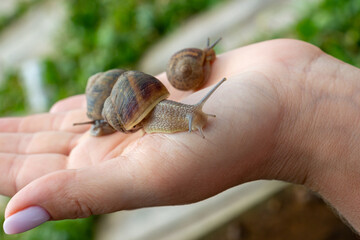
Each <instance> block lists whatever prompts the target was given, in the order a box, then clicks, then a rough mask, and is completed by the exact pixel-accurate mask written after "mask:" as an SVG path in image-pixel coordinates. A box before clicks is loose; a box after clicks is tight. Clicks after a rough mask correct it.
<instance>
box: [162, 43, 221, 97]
mask: <svg viewBox="0 0 360 240" xmlns="http://www.w3.org/2000/svg"><path fill="white" fill-rule="evenodd" d="M220 40H221V38H220V39H218V40H217V41H216V42H215V43H214V44H212V45H211V46H210V42H209V40H208V45H207V47H206V48H205V49H203V50H202V49H198V48H185V49H183V50H180V51H178V52H176V53H175V54H174V55H172V57H171V58H170V61H169V63H168V66H167V69H166V75H167V78H168V80H169V82H170V83H171V85H172V86H173V87H175V88H177V89H179V90H191V89H193V90H196V89H198V88H200V87H201V86H202V85H203V84H204V83H205V82H206V81H207V79H208V78H209V76H210V72H211V64H212V63H213V62H214V61H215V59H216V54H215V51H214V46H215V45H216V44H217V43H218V42H219V41H220Z"/></svg>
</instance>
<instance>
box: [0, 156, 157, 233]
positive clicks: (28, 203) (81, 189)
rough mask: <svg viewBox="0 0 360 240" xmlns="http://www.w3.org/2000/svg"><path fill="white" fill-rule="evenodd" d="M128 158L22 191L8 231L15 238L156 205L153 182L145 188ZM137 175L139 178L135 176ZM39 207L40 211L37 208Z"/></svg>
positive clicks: (10, 211)
mask: <svg viewBox="0 0 360 240" xmlns="http://www.w3.org/2000/svg"><path fill="white" fill-rule="evenodd" d="M127 162H129V161H128V160H127V159H126V158H121V159H119V158H117V159H112V160H109V161H107V162H104V163H102V164H99V165H96V166H92V167H88V168H82V169H76V170H75V169H74V170H63V171H58V172H54V173H51V174H48V175H45V176H43V177H41V178H39V179H37V180H35V181H33V182H31V183H30V184H28V185H27V186H25V187H24V188H23V189H21V190H20V191H19V192H18V193H17V194H16V195H15V196H14V197H13V198H12V199H11V200H10V202H9V203H8V205H7V208H6V212H5V218H6V219H5V222H4V231H5V232H6V233H7V234H15V233H20V232H24V231H27V230H29V229H32V228H34V227H36V226H38V225H40V224H42V223H43V222H46V221H48V220H61V219H73V218H83V217H88V216H90V215H96V214H103V213H109V212H114V211H118V210H122V209H132V208H136V207H140V206H144V205H152V204H153V203H154V199H153V200H151V199H152V198H151V197H150V198H149V196H150V195H151V194H149V189H148V190H146V189H144V188H148V187H150V186H151V184H150V182H147V183H146V184H144V182H143V181H142V180H141V177H139V178H138V177H133V176H140V175H141V174H139V173H135V172H134V171H136V170H137V169H139V168H131V167H130V164H126V163H127ZM134 174H135V175H134ZM34 206H36V207H34Z"/></svg>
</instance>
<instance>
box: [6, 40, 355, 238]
mask: <svg viewBox="0 0 360 240" xmlns="http://www.w3.org/2000/svg"><path fill="white" fill-rule="evenodd" d="M356 70H357V71H358V69H355V68H353V67H351V66H349V65H346V64H344V63H342V62H340V61H337V60H336V59H333V58H331V57H329V56H327V55H325V54H324V53H322V52H321V51H320V50H319V49H317V48H316V47H314V46H311V45H309V44H306V43H303V42H299V41H294V40H275V41H269V42H263V43H259V44H254V45H251V46H247V47H243V48H240V49H237V50H234V51H231V52H228V53H225V54H222V55H221V56H219V57H218V59H217V60H216V61H215V63H214V65H213V70H212V75H211V79H210V80H209V82H208V83H207V84H206V86H205V87H208V86H210V85H212V84H214V83H216V82H217V81H219V80H221V79H222V78H223V77H227V78H228V81H227V82H225V83H224V84H223V85H222V86H221V87H220V88H219V89H218V90H217V91H216V92H215V93H214V94H213V95H212V96H211V98H210V99H209V100H208V102H207V103H206V104H205V106H204V111H205V112H207V113H211V114H215V115H216V116H217V117H216V118H215V119H212V118H211V119H209V122H208V124H207V126H206V128H205V129H204V134H205V137H206V138H205V139H202V138H201V137H200V136H199V135H198V134H196V133H188V132H183V133H176V134H159V133H158V134H145V135H144V133H143V132H141V131H139V132H137V133H134V134H129V135H126V134H123V133H115V134H112V135H109V136H104V137H99V138H96V137H92V136H90V135H89V133H88V132H87V130H88V127H85V126H81V127H73V126H72V124H73V123H74V122H81V121H83V120H86V119H85V111H86V110H85V98H84V97H83V96H76V97H71V98H68V99H65V100H63V101H60V102H59V103H57V104H55V106H54V107H53V108H52V110H51V112H50V113H47V114H39V115H33V116H28V117H24V118H3V119H0V152H1V153H0V159H1V161H0V171H1V173H2V174H1V175H0V194H3V195H7V196H13V198H12V199H11V201H10V202H9V204H8V206H7V209H6V218H7V222H8V226H7V228H8V231H7V232H9V233H15V232H19V231H25V230H28V229H29V228H30V227H34V226H33V225H26V227H24V226H25V225H22V226H19V225H17V227H18V228H12V227H13V226H15V225H14V224H12V225H11V219H12V218H13V219H14V218H23V219H22V220H23V221H25V222H26V221H30V219H25V218H24V216H23V215H24V214H23V215H22V212H23V211H22V210H24V209H27V208H28V207H30V206H39V207H41V208H43V209H45V210H46V212H47V213H48V214H49V217H50V219H52V220H59V219H66V218H80V217H87V216H90V215H93V214H103V213H109V212H114V211H118V210H123V209H134V208H139V207H147V206H157V205H170V204H171V205H173V204H185V203H191V202H195V201H199V200H202V199H205V198H208V197H210V196H213V195H215V194H217V193H219V192H221V191H224V190H226V189H228V188H230V187H232V186H236V185H239V184H241V183H244V182H247V181H251V180H256V179H273V178H276V179H282V180H286V181H291V182H295V183H301V184H305V185H307V186H308V187H310V188H312V189H314V190H316V191H318V192H320V193H321V194H323V196H324V197H325V198H327V199H328V200H329V201H330V202H332V203H333V204H334V205H335V206H336V207H337V208H338V209H339V211H341V212H342V213H343V214H344V215H346V214H348V215H349V216H346V217H347V218H348V219H349V220H350V221H351V220H353V221H351V222H352V224H354V225H355V223H356V222H357V221H359V224H360V220H357V218H356V216H354V217H355V218H354V219H353V218H352V217H351V216H352V215H351V212H350V211H348V210H347V207H346V206H348V205H346V204H344V203H341V202H339V201H336V200H337V199H336V198H335V197H336V191H335V192H334V191H332V189H331V188H329V187H327V186H326V185H327V182H326V181H325V180H324V181H322V178H321V177H323V176H327V177H330V176H334V175H333V174H330V172H329V171H325V170H324V169H321V168H320V167H319V166H320V165H321V164H327V166H338V165H336V164H338V161H336V160H337V158H336V156H338V155H337V154H338V152H336V151H335V154H336V155H331V153H329V152H326V150H328V148H326V147H327V146H328V145H326V144H327V143H329V141H332V140H333V137H335V139H336V137H337V136H339V134H340V133H338V132H335V133H334V134H333V135H331V134H330V133H327V134H328V135H329V136H328V135H321V134H325V133H326V130H328V129H330V130H331V129H332V127H334V126H338V125H339V122H340V120H338V121H336V122H334V124H335V125H331V123H332V122H331V121H330V122H329V123H328V124H327V125H326V129H323V128H321V125H320V123H324V119H326V120H329V119H328V118H327V115H326V114H327V113H329V110H331V109H332V108H331V107H334V106H332V104H331V102H327V101H324V102H320V101H315V100H316V99H321V97H324V96H327V95H324V94H329V91H330V90H331V91H333V90H334V89H330V90H329V89H328V86H327V83H330V84H329V85H330V86H336V84H335V83H336V81H335V80H336V77H337V75H336V74H337V73H339V71H340V72H341V73H342V76H341V77H345V78H346V77H348V75H349V74H350V73H352V72H356ZM350 75H351V74H350ZM339 76H340V75H339ZM159 79H161V80H162V81H163V82H164V83H165V85H166V86H167V87H168V89H169V90H170V93H171V98H172V99H175V100H181V99H183V98H184V97H186V98H185V99H183V101H184V102H186V103H195V102H197V101H198V100H199V99H200V98H201V97H202V96H203V95H205V93H206V92H207V91H208V89H207V90H201V91H198V92H196V93H193V94H191V95H189V96H187V95H188V94H189V93H184V92H179V91H176V90H174V89H173V88H172V87H170V86H169V84H168V83H167V81H166V77H165V75H164V74H162V75H160V76H159ZM334 79H335V80H334ZM331 80H334V81H335V83H333V82H329V81H331ZM349 84H350V82H349ZM335 90H336V89H335ZM335 90H334V91H335ZM330 93H331V92H330ZM319 103H320V104H321V105H319ZM323 103H326V104H323ZM335 107H336V106H335ZM345 110H347V109H345ZM349 114H350V115H349ZM314 115H315V116H316V117H317V118H314ZM340 115H341V114H340ZM345 115H346V116H347V117H348V119H347V120H352V122H353V123H354V121H355V123H357V124H358V125H356V126H357V130H359V122H360V120H359V119H360V117H359V115H351V112H350V113H349V112H348V111H346V114H345ZM349 116H350V118H349ZM334 119H337V118H334ZM341 123H342V122H341ZM336 124H338V125H336ZM352 127H353V125H352ZM321 131H322V132H321ZM315 133H318V134H315ZM324 136H328V137H329V138H328V139H324ZM356 136H357V137H359V136H360V134H359V136H358V135H356ZM330 137H331V138H330ZM345 137H347V135H346V136H344V138H345ZM324 140H326V141H324ZM344 140H345V139H344ZM350 140H351V141H353V140H355V138H354V139H350ZM350 140H349V141H350ZM316 144H318V145H317V146H318V148H314V147H312V146H314V145H316ZM331 146H332V147H333V145H331ZM328 147H329V146H328ZM334 150H336V149H332V151H333V152H334ZM326 154H328V155H326ZM347 154H349V155H351V154H352V155H351V156H357V157H358V156H359V155H360V153H359V152H355V153H353V152H352V153H351V154H350V153H347ZM356 154H357V155H356ZM329 155H331V157H329ZM327 157H328V158H327ZM328 159H330V160H328ZM327 160H328V161H327ZM349 161H350V159H349ZM319 164H320V165H319ZM331 169H333V168H331ZM331 173H332V172H331ZM339 178H340V175H339ZM340 183H341V182H340ZM10 216H11V217H10ZM43 220H44V221H45V220H47V219H46V216H45V217H44V219H43ZM29 226H30V227H29ZM11 228H12V229H11Z"/></svg>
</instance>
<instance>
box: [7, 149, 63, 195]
mask: <svg viewBox="0 0 360 240" xmlns="http://www.w3.org/2000/svg"><path fill="white" fill-rule="evenodd" d="M66 165H67V157H66V156H65V155H61V154H31V155H20V154H10V153H0V169H1V171H2V174H0V195H6V196H12V195H14V194H15V193H16V192H18V191H19V190H20V189H21V188H23V187H24V186H25V185H27V184H28V183H30V182H31V181H33V180H34V179H36V178H38V177H40V176H43V175H45V174H47V173H50V172H53V171H57V170H60V169H64V168H65V167H66Z"/></svg>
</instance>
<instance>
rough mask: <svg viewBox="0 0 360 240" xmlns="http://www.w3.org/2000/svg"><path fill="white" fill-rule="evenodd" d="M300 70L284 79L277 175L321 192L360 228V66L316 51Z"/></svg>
mask: <svg viewBox="0 0 360 240" xmlns="http://www.w3.org/2000/svg"><path fill="white" fill-rule="evenodd" d="M302 71H303V72H302V73H301V72H299V73H297V74H299V75H298V78H296V77H295V78H293V79H291V80H290V81H293V82H290V83H289V82H287V83H285V84H284V83H283V82H282V83H281V84H280V85H281V89H282V91H283V96H284V101H283V103H284V104H283V111H284V113H283V119H282V123H281V125H280V126H279V134H278V138H277V147H276V150H275V151H274V155H273V156H272V161H270V162H272V163H275V166H274V167H273V169H281V170H279V171H277V172H276V173H275V174H276V176H275V177H276V178H280V179H283V180H286V181H291V182H295V183H299V184H304V185H306V186H307V187H309V188H310V189H312V190H314V191H316V192H318V193H320V195H322V196H323V197H324V198H325V199H326V200H327V201H328V202H330V203H331V204H332V205H333V206H334V207H335V208H336V209H337V210H338V211H339V212H340V213H341V214H342V215H344V216H345V218H346V219H348V220H349V222H350V223H351V224H352V225H353V226H355V228H357V229H360V211H359V212H358V210H357V209H358V204H360V194H359V193H358V192H359V190H358V189H360V162H359V159H360V148H359V147H358V144H359V143H360V70H359V69H357V68H355V67H352V66H350V65H348V64H345V63H343V62H340V61H338V60H336V59H334V58H332V57H330V56H328V55H326V54H324V53H320V54H319V53H317V54H316V57H314V58H313V59H311V61H309V62H308V65H307V66H306V67H305V68H303V70H302ZM299 76H302V77H299Z"/></svg>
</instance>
